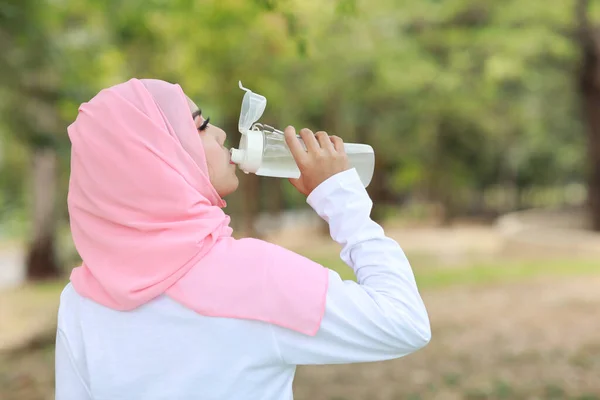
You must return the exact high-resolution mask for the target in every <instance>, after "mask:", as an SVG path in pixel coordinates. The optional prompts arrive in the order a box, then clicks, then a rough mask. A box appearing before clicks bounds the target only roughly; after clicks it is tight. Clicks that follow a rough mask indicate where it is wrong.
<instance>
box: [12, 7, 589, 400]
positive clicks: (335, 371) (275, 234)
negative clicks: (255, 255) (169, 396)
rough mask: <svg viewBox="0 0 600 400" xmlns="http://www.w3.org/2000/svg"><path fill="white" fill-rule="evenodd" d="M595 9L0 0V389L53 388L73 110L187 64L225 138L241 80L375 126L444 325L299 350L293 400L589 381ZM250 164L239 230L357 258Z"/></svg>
mask: <svg viewBox="0 0 600 400" xmlns="http://www.w3.org/2000/svg"><path fill="white" fill-rule="evenodd" d="M597 26H600V1H595V0H591V1H586V0H552V1H548V0H529V1H517V0H505V1H502V2H500V1H489V0H400V1H398V0H396V1H392V0H370V1H367V0H322V1H317V0H246V1H243V0H219V1H216V0H215V1H209V0H144V1H142V0H119V1H117V0H46V1H40V0H38V1H34V0H0V399H3V400H17V399H19V400H21V399H23V400H24V399H31V400H42V399H51V398H53V379H54V375H53V374H54V366H53V342H54V329H55V319H56V310H57V305H58V297H59V294H60V291H61V289H62V287H63V286H64V284H65V283H66V282H67V280H68V273H69V271H70V269H71V268H72V267H74V266H76V265H77V263H78V262H79V259H78V256H77V252H76V251H75V249H74V247H73V245H72V242H71V239H70V235H69V226H68V214H67V209H66V192H67V185H68V176H69V156H70V152H69V141H68V138H67V133H66V127H67V125H68V124H69V123H70V122H72V121H73V120H74V118H75V117H76V114H77V107H78V105H79V104H81V103H82V102H84V101H87V100H89V99H90V98H91V97H93V96H94V95H95V94H96V93H97V92H98V91H99V90H101V89H102V88H105V87H108V86H111V85H114V84H117V83H120V82H123V81H125V80H128V79H130V78H132V77H138V78H159V79H163V80H168V81H171V82H177V83H179V84H181V86H182V87H183V89H184V90H185V92H186V93H187V94H188V96H189V97H191V98H192V99H194V100H195V101H196V102H197V104H198V105H199V106H200V107H201V108H202V110H203V114H205V115H208V116H210V117H211V122H214V123H215V124H216V125H218V126H221V127H223V128H224V129H225V130H226V131H227V132H228V134H229V145H230V146H235V145H237V142H238V140H239V133H238V132H237V120H238V116H239V111H240V105H241V99H242V96H243V92H242V91H241V90H240V89H239V88H238V81H239V80H241V81H242V82H243V84H244V86H246V87H248V88H250V89H251V90H253V91H255V92H257V93H260V94H262V95H264V96H266V97H267V99H268V105H267V109H266V112H265V115H264V116H263V118H262V119H261V122H263V123H266V124H269V125H272V126H275V127H279V128H283V127H285V126H287V125H289V124H293V125H295V126H296V127H298V128H301V127H309V128H311V129H313V130H317V129H318V130H326V131H327V132H329V133H331V134H337V135H339V136H341V137H342V138H343V139H344V140H345V141H347V142H362V143H368V144H370V145H371V146H373V147H374V149H375V153H376V160H377V165H376V171H375V177H374V179H373V182H372V183H371V185H370V186H369V188H368V189H369V192H370V194H371V196H372V198H373V200H374V203H375V207H374V209H373V214H372V215H373V218H375V219H376V220H377V221H378V222H380V223H381V224H382V225H383V226H384V227H385V228H386V232H387V233H388V235H390V236H391V237H393V238H395V239H397V240H398V241H399V243H400V244H401V245H402V246H403V248H404V249H405V251H406V253H407V254H408V256H409V259H410V260H411V262H412V265H413V268H414V270H415V274H416V277H417V281H418V283H419V286H420V288H421V292H422V294H423V297H424V300H425V302H426V304H427V306H428V309H429V313H430V317H431V321H432V327H433V339H432V342H431V344H430V345H429V346H428V347H427V348H426V349H424V350H422V351H420V352H418V353H416V354H413V355H410V356H408V357H406V358H403V359H400V360H395V361H390V362H383V363H375V364H360V365H347V366H327V367H302V368H299V371H298V376H297V379H296V382H295V393H296V399H298V400H303V399H305V400H306V399H312V400H334V399H336V400H342V399H346V400H358V399H394V400H395V399H410V400H416V399H578V400H592V399H600V378H599V377H600V336H599V335H598V332H600V312H599V311H598V310H600V233H598V231H600V36H599V34H598V30H597ZM239 175H240V178H241V182H242V186H241V189H240V190H239V192H237V193H236V194H234V195H233V196H232V197H231V198H230V199H228V203H229V206H228V207H227V212H228V213H229V214H230V215H231V216H232V221H233V225H234V228H235V229H236V234H237V235H239V236H248V235H250V236H255V237H260V238H263V239H267V240H271V241H274V242H276V243H279V244H281V245H284V246H286V247H288V248H290V249H293V250H295V251H298V252H300V253H302V254H305V255H307V256H309V257H311V258H313V259H315V260H317V261H319V262H321V263H323V264H324V265H326V266H328V267H330V268H333V269H336V270H337V271H339V273H340V274H341V275H342V276H344V277H345V278H348V279H354V278H353V274H352V271H351V270H350V268H348V267H347V266H345V265H343V263H342V262H341V261H340V260H339V258H338V252H339V250H340V248H339V246H337V245H336V244H335V243H332V241H331V239H330V238H329V237H328V235H327V227H326V226H325V225H324V223H323V222H321V221H320V220H319V219H318V217H316V215H315V214H314V213H313V212H312V211H311V210H310V209H309V208H308V206H307V205H306V204H305V199H304V198H302V196H300V195H299V194H297V193H295V190H294V189H293V188H292V187H291V185H289V184H288V182H287V181H285V180H279V179H273V178H258V177H256V176H252V175H244V174H242V173H240V174H239Z"/></svg>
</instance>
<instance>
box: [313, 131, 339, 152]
mask: <svg viewBox="0 0 600 400" xmlns="http://www.w3.org/2000/svg"><path fill="white" fill-rule="evenodd" d="M316 136H317V140H318V141H319V145H320V146H321V148H322V149H325V150H328V151H331V152H333V151H334V150H335V149H334V147H333V143H332V142H331V140H329V135H328V134H327V132H323V131H319V132H317V134H316Z"/></svg>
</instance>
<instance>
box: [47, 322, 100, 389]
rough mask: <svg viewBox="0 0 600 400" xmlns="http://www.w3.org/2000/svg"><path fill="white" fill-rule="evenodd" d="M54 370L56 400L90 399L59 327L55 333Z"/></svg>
mask: <svg viewBox="0 0 600 400" xmlns="http://www.w3.org/2000/svg"><path fill="white" fill-rule="evenodd" d="M55 370H56V376H55V385H56V389H55V397H56V400H69V399H77V400H91V399H92V397H91V396H90V393H89V391H88V389H87V387H86V385H85V384H84V383H83V379H82V377H81V375H79V372H78V371H77V368H76V366H75V362H74V360H73V357H72V354H71V350H70V349H69V344H68V342H67V338H66V337H65V335H64V333H63V332H62V331H61V330H60V329H59V330H58V331H57V333H56V355H55Z"/></svg>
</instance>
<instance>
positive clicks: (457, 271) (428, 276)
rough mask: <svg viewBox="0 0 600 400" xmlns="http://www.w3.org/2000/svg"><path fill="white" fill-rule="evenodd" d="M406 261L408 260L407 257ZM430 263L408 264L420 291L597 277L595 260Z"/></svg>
mask: <svg viewBox="0 0 600 400" xmlns="http://www.w3.org/2000/svg"><path fill="white" fill-rule="evenodd" d="M408 258H409V260H411V257H410V256H409V257H408ZM313 259H314V260H315V261H317V262H319V263H320V264H322V265H325V266H327V267H328V268H331V269H333V270H335V271H336V272H338V273H339V274H340V276H341V277H342V279H351V280H356V278H355V276H354V272H353V271H352V269H351V268H349V267H348V266H347V265H346V264H345V263H344V262H343V261H342V260H340V259H339V258H338V257H334V256H320V257H316V258H313ZM423 261H424V260H423ZM429 262H430V261H428V264H427V265H423V264H422V263H420V262H419V259H418V258H416V259H415V261H413V262H412V263H411V264H412V267H413V271H414V273H415V277H416V279H417V282H418V284H419V286H420V287H423V288H439V287H445V286H454V285H486V284H495V283H510V282H518V281H523V280H528V279H534V278H538V277H545V276H554V277H557V276H558V277H560V276H576V275H587V274H599V273H600V261H595V260H498V261H488V262H469V263H467V264H465V265H464V266H461V267H460V268H456V267H444V266H440V265H435V264H433V265H432V264H429Z"/></svg>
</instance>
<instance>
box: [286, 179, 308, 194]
mask: <svg viewBox="0 0 600 400" xmlns="http://www.w3.org/2000/svg"><path fill="white" fill-rule="evenodd" d="M288 180H289V181H290V183H291V184H292V186H293V187H295V188H296V190H297V191H299V192H300V193H304V192H305V190H304V183H302V179H301V178H299V179H294V178H289V179H288Z"/></svg>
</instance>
